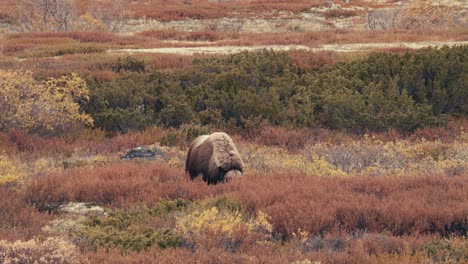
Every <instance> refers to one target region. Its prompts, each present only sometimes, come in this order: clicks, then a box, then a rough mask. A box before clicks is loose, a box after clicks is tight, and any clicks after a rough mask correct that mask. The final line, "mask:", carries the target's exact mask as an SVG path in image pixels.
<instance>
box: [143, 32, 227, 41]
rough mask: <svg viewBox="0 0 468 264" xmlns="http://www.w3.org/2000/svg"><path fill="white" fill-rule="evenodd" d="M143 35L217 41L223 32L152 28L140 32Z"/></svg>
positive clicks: (163, 38)
mask: <svg viewBox="0 0 468 264" xmlns="http://www.w3.org/2000/svg"><path fill="white" fill-rule="evenodd" d="M139 34H140V35H142V36H146V37H152V38H157V39H162V40H178V41H216V40H219V39H220V35H222V34H221V32H215V31H208V30H205V31H194V32H192V31H189V32H186V31H177V30H150V31H144V32H141V33H139Z"/></svg>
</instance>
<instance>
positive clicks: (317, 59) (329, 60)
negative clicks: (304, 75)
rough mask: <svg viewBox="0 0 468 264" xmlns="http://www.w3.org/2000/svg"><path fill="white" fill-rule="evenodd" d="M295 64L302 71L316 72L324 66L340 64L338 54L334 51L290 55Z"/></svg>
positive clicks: (297, 52)
mask: <svg viewBox="0 0 468 264" xmlns="http://www.w3.org/2000/svg"><path fill="white" fill-rule="evenodd" d="M289 56H291V59H292V60H293V62H294V63H295V64H296V65H297V67H298V68H299V69H300V70H302V71H310V70H316V69H319V68H320V67H323V66H332V65H334V64H336V63H337V62H338V54H337V53H336V52H334V51H321V52H303V51H293V52H290V53H289Z"/></svg>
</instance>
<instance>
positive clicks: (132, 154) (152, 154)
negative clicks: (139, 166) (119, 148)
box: [122, 147, 164, 160]
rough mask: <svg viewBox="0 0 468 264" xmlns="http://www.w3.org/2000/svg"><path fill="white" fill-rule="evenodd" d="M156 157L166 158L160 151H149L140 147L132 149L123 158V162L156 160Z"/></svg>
mask: <svg viewBox="0 0 468 264" xmlns="http://www.w3.org/2000/svg"><path fill="white" fill-rule="evenodd" d="M156 156H161V157H162V156H164V153H163V152H162V151H159V150H158V149H156V150H152V149H148V148H146V147H138V148H134V149H131V150H130V151H129V152H128V153H127V154H125V155H124V156H122V159H123V160H130V159H134V158H142V159H154V158H156Z"/></svg>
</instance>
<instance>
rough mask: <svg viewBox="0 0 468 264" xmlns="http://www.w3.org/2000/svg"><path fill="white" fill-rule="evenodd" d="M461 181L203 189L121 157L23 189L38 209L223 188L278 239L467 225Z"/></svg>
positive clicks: (307, 182)
mask: <svg viewBox="0 0 468 264" xmlns="http://www.w3.org/2000/svg"><path fill="white" fill-rule="evenodd" d="M467 179H468V178H467V177H466V175H462V176H458V177H452V178H446V177H442V176H437V175H430V176H420V177H411V178H390V177H382V178H369V177H353V178H349V179H343V178H322V177H313V176H307V175H302V174H294V173H289V174H284V173H277V174H275V173H272V174H265V173H261V172H247V174H246V176H245V177H244V178H243V179H241V180H238V181H234V182H232V183H227V184H221V185H218V186H215V187H211V186H210V187H208V186H206V185H205V184H203V183H201V182H200V181H195V182H191V181H189V180H188V178H187V177H186V176H185V175H184V173H183V171H182V169H181V168H174V167H170V166H168V165H164V164H161V163H159V162H157V161H154V162H148V163H143V164H139V163H135V162H122V163H119V164H111V165H108V166H103V167H98V168H94V169H90V168H74V169H70V170H67V171H65V172H64V173H63V174H54V175H50V176H48V177H41V178H37V179H34V180H33V182H32V184H31V186H30V187H29V189H28V194H29V195H30V200H31V202H33V203H34V204H36V206H37V207H38V208H40V209H42V210H44V209H48V207H51V206H52V207H53V206H54V205H55V206H56V205H58V204H60V203H63V202H67V201H83V202H97V203H99V204H105V205H112V206H129V205H132V204H133V205H134V204H140V203H145V204H154V203H155V202H157V201H159V200H160V199H161V198H169V199H175V198H185V199H189V200H193V199H202V198H206V197H212V196H216V195H221V194H230V195H232V197H233V198H234V199H236V200H237V201H239V202H240V203H241V204H242V205H243V206H245V207H246V208H247V209H249V210H252V211H256V210H260V211H263V212H265V213H267V214H268V215H269V216H271V221H272V224H273V226H274V229H275V232H277V233H278V234H281V235H282V236H284V237H290V236H291V234H292V233H293V232H295V231H297V230H298V229H299V228H300V229H301V230H305V231H307V232H309V233H310V234H314V235H319V234H326V233H335V232H354V231H356V230H366V231H369V232H381V231H383V230H387V232H389V233H391V234H393V235H405V234H440V235H450V234H463V233H464V232H466V229H467V227H466V223H465V220H466V219H465V216H466V215H467V213H468V206H467V203H466V201H467V200H468V195H467V193H466V192H465V191H464V190H465V189H466V188H467V186H468V180H467ZM52 209H53V208H52Z"/></svg>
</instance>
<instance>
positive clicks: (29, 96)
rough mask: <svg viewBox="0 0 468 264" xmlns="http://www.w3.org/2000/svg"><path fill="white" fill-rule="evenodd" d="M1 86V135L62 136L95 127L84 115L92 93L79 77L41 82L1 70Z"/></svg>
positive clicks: (86, 115)
mask: <svg viewBox="0 0 468 264" xmlns="http://www.w3.org/2000/svg"><path fill="white" fill-rule="evenodd" d="M0 85H1V90H0V102H1V106H0V107H1V110H2V114H1V115H0V130H2V131H6V130H10V129H22V130H24V131H27V132H33V133H34V132H36V133H40V132H46V131H47V132H57V133H60V132H64V131H67V130H68V131H70V130H71V129H72V128H75V129H76V128H79V127H80V126H81V125H92V124H93V120H92V118H91V117H90V116H89V115H88V114H85V113H83V112H82V108H81V106H82V105H83V104H85V103H86V102H87V101H88V99H89V91H88V88H87V86H86V83H85V82H84V80H83V79H81V78H80V77H79V76H78V75H77V74H74V73H72V74H71V75H69V76H62V77H60V78H57V79H56V78H49V79H47V80H45V81H42V82H38V81H36V80H34V79H33V77H32V73H31V72H21V71H4V70H0Z"/></svg>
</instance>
